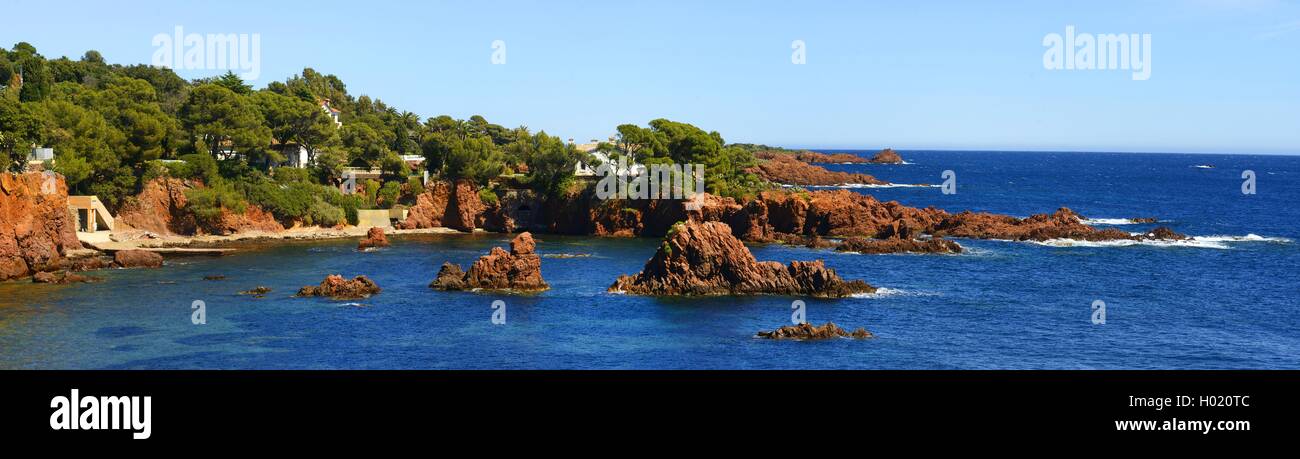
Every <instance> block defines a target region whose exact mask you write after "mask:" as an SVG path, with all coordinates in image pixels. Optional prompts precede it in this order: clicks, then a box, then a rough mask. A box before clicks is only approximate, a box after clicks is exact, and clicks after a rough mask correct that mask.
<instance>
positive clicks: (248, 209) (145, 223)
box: [116, 178, 284, 236]
mask: <svg viewBox="0 0 1300 459" xmlns="http://www.w3.org/2000/svg"><path fill="white" fill-rule="evenodd" d="M202 186H203V185H202V184H200V183H194V182H187V181H184V180H180V179H175V178H157V179H153V180H150V181H149V182H148V183H146V184H145V186H144V190H142V191H141V192H140V194H138V195H135V196H134V197H132V198H131V199H129V200H127V201H126V203H124V204H123V205H122V208H121V209H120V210H118V213H117V217H116V218H117V223H118V224H121V225H124V226H125V227H130V228H134V229H138V230H145V231H149V232H152V233H156V234H163V235H173V234H174V235H183V236H191V235H195V234H200V233H207V234H218V235H226V234H235V233H246V232H250V231H263V232H268V233H278V232H282V231H284V225H282V224H280V222H278V221H276V220H275V216H274V215H272V214H271V213H270V212H267V211H265V210H263V209H262V208H261V207H258V206H257V205H254V204H251V203H249V204H247V205H246V206H245V207H244V212H243V213H236V212H233V211H230V210H223V211H222V214H221V217H220V218H217V219H216V220H214V221H211V222H205V223H202V224H200V223H199V222H198V220H197V219H196V218H195V217H194V213H193V212H192V211H190V210H189V209H188V205H189V199H188V198H186V197H185V192H186V191H188V190H191V189H194V188H201V187H202Z"/></svg>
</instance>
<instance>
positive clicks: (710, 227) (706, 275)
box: [609, 220, 876, 297]
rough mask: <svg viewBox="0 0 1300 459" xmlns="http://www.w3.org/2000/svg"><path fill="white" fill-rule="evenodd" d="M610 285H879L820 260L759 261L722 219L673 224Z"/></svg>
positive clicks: (843, 290)
mask: <svg viewBox="0 0 1300 459" xmlns="http://www.w3.org/2000/svg"><path fill="white" fill-rule="evenodd" d="M609 290H610V291H621V292H627V293H632V294H639V295H726V294H731V295H750V294H764V293H770V294H785V295H811V296H820V297H844V296H848V295H851V294H854V293H864V292H866V293H869V292H874V291H875V290H876V289H875V288H874V287H872V286H870V285H868V284H867V283H865V282H862V281H852V282H846V281H844V280H843V279H841V278H840V277H839V276H838V275H836V274H835V271H834V270H832V269H829V268H826V267H825V265H823V264H822V262H821V261H820V260H819V261H812V262H803V261H795V262H791V263H790V265H789V266H784V265H782V264H780V263H778V262H774V261H764V262H760V261H757V260H755V259H754V255H753V254H751V253H750V252H749V249H748V248H746V247H745V245H744V244H742V243H741V242H740V240H739V239H737V238H736V237H735V236H733V235H732V234H731V228H730V227H728V226H727V225H725V224H723V223H719V222H707V223H701V222H697V221H693V220H691V221H687V222H684V223H682V224H680V225H677V226H674V228H673V231H671V232H670V233H669V234H668V236H667V237H666V238H665V239H664V242H663V244H662V245H661V246H660V247H659V250H658V251H657V252H655V255H654V257H652V258H651V259H650V260H649V261H647V262H646V264H645V268H644V269H643V270H642V271H641V272H640V273H639V274H636V275H634V276H620V277H619V278H618V280H617V281H615V282H614V285H612V286H610V288H609Z"/></svg>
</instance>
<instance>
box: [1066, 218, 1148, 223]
mask: <svg viewBox="0 0 1300 459" xmlns="http://www.w3.org/2000/svg"><path fill="white" fill-rule="evenodd" d="M1079 222H1080V223H1083V224H1085V225H1136V224H1138V222H1135V221H1133V220H1132V219H1129V218H1083V219H1079Z"/></svg>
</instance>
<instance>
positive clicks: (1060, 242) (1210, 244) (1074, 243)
mask: <svg viewBox="0 0 1300 459" xmlns="http://www.w3.org/2000/svg"><path fill="white" fill-rule="evenodd" d="M1135 234H1141V233H1135ZM1029 242H1031V243H1033V244H1038V245H1045V246H1049V247H1130V246H1135V245H1142V246H1149V247H1188V248H1199V249H1218V250H1227V249H1231V248H1232V246H1231V245H1230V244H1232V243H1242V242H1271V243H1276V244H1289V243H1291V240H1290V239H1287V238H1283V237H1265V236H1259V235H1256V234H1247V235H1245V236H1193V237H1192V238H1191V239H1185V240H1181V241H1165V240H1147V241H1135V240H1118V241H1082V240H1077V239H1048V240H1046V241H1029Z"/></svg>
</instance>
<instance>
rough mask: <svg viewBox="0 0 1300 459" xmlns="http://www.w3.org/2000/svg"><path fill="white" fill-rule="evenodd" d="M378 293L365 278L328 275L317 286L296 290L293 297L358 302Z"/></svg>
mask: <svg viewBox="0 0 1300 459" xmlns="http://www.w3.org/2000/svg"><path fill="white" fill-rule="evenodd" d="M379 292H380V288H379V286H378V285H376V284H375V282H374V281H372V280H370V278H368V277H366V276H357V277H355V278H353V279H351V280H348V279H344V278H343V276H340V275H338V274H330V275H329V276H326V277H325V280H324V281H321V283H320V285H317V286H310V285H309V286H306V287H303V288H301V289H299V290H298V294H297V295H295V296H299V297H309V296H325V297H330V298H333V299H336V300H359V299H362V298H369V297H370V295H374V294H376V293H379Z"/></svg>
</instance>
